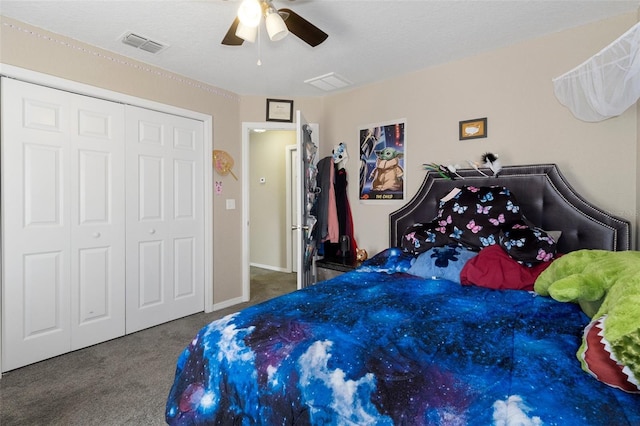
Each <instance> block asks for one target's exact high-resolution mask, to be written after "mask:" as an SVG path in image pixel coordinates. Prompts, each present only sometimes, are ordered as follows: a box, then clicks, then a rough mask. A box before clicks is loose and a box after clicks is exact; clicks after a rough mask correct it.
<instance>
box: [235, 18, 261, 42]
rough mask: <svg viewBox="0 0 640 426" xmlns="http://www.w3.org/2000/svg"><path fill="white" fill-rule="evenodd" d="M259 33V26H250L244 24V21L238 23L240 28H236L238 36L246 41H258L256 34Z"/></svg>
mask: <svg viewBox="0 0 640 426" xmlns="http://www.w3.org/2000/svg"><path fill="white" fill-rule="evenodd" d="M257 35H258V27H257V26H256V27H248V26H246V25H244V24H243V23H242V22H239V23H238V28H236V36H237V37H240V38H241V39H243V40H244V41H248V42H249V43H253V42H255V41H256V36H257Z"/></svg>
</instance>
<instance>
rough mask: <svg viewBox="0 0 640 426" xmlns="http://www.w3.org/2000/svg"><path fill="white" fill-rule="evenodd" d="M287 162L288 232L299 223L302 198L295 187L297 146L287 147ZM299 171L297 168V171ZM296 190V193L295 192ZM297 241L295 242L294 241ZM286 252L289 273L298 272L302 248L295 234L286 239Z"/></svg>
mask: <svg viewBox="0 0 640 426" xmlns="http://www.w3.org/2000/svg"><path fill="white" fill-rule="evenodd" d="M285 153H286V154H285V160H286V161H285V162H286V164H287V170H286V175H287V177H286V179H285V182H286V184H287V188H286V193H287V194H286V197H285V198H286V199H287V205H286V207H285V212H286V214H287V220H286V225H285V228H286V229H287V230H292V229H294V228H293V226H294V224H293V222H294V221H297V218H298V204H299V203H298V200H297V197H299V196H300V193H299V192H300V191H298V185H297V184H296V185H295V187H294V179H293V176H294V167H295V166H296V165H297V163H294V159H295V160H297V158H298V146H297V145H287V146H286V147H285ZM294 153H295V158H294ZM295 170H296V171H297V168H296V169H295ZM294 190H295V191H294ZM294 195H295V196H296V199H295V201H294V198H293V197H294ZM294 239H295V240H296V241H295V242H294V241H293V240H294ZM286 244H287V247H286V252H287V265H286V268H287V271H288V272H296V273H297V272H298V266H297V264H296V261H295V259H297V256H298V253H299V252H300V247H299V244H298V239H297V238H295V237H294V234H293V233H290V234H289V238H287V239H286Z"/></svg>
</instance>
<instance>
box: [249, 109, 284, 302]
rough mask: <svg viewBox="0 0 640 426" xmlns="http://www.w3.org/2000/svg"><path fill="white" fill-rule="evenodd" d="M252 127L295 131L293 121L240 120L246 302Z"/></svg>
mask: <svg viewBox="0 0 640 426" xmlns="http://www.w3.org/2000/svg"><path fill="white" fill-rule="evenodd" d="M254 129H265V130H267V131H269V130H292V131H294V132H295V131H296V125H295V123H280V122H245V121H243V122H242V179H241V181H242V296H241V300H242V302H248V301H249V299H250V297H251V269H250V263H251V246H250V245H249V244H250V241H249V236H250V234H251V233H250V228H249V227H250V226H251V224H250V223H249V221H250V198H251V197H250V196H249V195H250V194H249V193H250V181H249V179H250V171H249V167H250V151H251V149H250V148H251V147H250V142H251V131H252V130H254Z"/></svg>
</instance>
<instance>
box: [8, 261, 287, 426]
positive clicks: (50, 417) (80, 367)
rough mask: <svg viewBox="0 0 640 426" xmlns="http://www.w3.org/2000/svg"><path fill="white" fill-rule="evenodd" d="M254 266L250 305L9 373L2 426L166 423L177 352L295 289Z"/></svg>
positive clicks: (282, 278) (195, 317)
mask: <svg viewBox="0 0 640 426" xmlns="http://www.w3.org/2000/svg"><path fill="white" fill-rule="evenodd" d="M295 278H296V277H295V274H285V273H279V272H272V271H268V270H264V269H258V268H251V300H250V302H248V303H243V304H240V305H236V306H233V307H230V308H227V309H222V310H220V311H216V312H213V313H210V314H204V313H199V314H195V315H191V316H188V317H185V318H182V319H179V320H176V321H172V322H169V323H166V324H162V325H159V326H156V327H153V328H150V329H147V330H143V331H139V332H137V333H134V334H131V335H128V336H124V337H121V338H118V339H115V340H111V341H109V342H105V343H101V344H99V345H95V346H91V347H89V348H86V349H81V350H78V351H75V352H71V353H69V354H65V355H61V356H59V357H56V358H52V359H49V360H46V361H42V362H39V363H37V364H32V365H29V366H26V367H23V368H20V369H17V370H13V371H9V372H7V373H5V374H3V376H2V379H0V425H2V426H9V425H29V426H32V425H82V426H89V425H163V424H165V423H164V405H165V402H166V398H167V395H168V393H169V389H170V387H171V383H172V381H173V375H174V373H175V363H176V360H177V358H178V355H179V354H180V352H182V350H183V349H184V347H185V346H186V345H187V344H188V343H189V342H190V341H191V339H192V338H193V337H194V336H195V334H196V332H197V331H198V330H199V329H200V328H202V327H203V326H205V325H206V324H208V323H209V322H211V321H213V320H215V319H218V318H221V317H223V316H225V315H227V314H229V313H232V312H235V311H237V310H239V309H242V308H244V307H247V306H250V305H254V304H256V303H259V302H262V301H264V300H267V299H270V298H272V297H275V296H278V295H280V294H283V293H288V292H291V291H293V290H295V288H296V281H295Z"/></svg>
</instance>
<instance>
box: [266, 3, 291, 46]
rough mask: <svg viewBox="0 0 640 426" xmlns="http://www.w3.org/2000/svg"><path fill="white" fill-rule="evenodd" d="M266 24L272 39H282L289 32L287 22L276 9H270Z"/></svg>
mask: <svg viewBox="0 0 640 426" xmlns="http://www.w3.org/2000/svg"><path fill="white" fill-rule="evenodd" d="M265 25H266V27H267V33H268V34H269V39H270V40H271V41H278V40H282V39H283V38H285V37H286V36H287V34H289V29H288V28H287V24H285V23H284V19H282V16H280V14H278V12H277V11H276V10H275V9H269V10H268V11H267V13H266V18H265Z"/></svg>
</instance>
